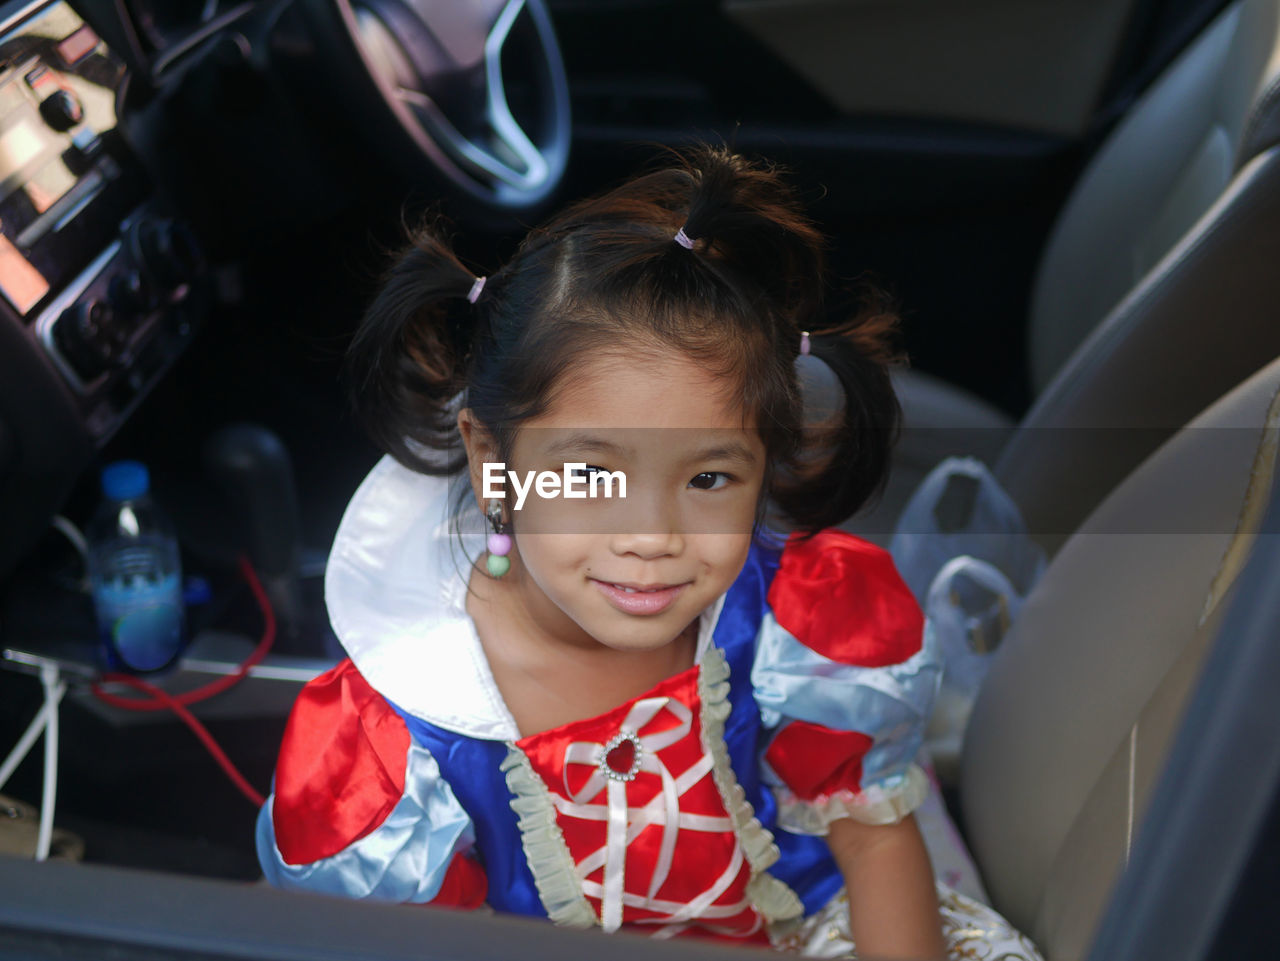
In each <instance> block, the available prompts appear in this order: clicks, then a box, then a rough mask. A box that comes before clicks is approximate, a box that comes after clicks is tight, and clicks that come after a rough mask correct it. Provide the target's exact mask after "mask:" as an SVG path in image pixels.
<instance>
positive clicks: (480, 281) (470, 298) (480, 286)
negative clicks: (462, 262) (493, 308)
mask: <svg viewBox="0 0 1280 961" xmlns="http://www.w3.org/2000/svg"><path fill="white" fill-rule="evenodd" d="M486 279H487V278H485V277H477V278H476V280H475V283H473V284H472V285H471V291H470V292H469V293H468V294H467V302H468V303H471V304H474V303H475V302H476V301H477V300H479V299H480V291H482V290H484V282H485V280H486Z"/></svg>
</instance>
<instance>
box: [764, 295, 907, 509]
mask: <svg viewBox="0 0 1280 961" xmlns="http://www.w3.org/2000/svg"><path fill="white" fill-rule="evenodd" d="M862 299H863V304H862V307H861V309H860V310H859V311H858V312H857V313H856V314H855V315H854V316H853V317H852V318H851V319H850V320H848V321H846V322H844V323H841V324H838V325H835V326H830V327H827V328H825V329H822V330H819V331H817V332H815V333H813V334H812V335H811V337H810V344H811V347H810V353H811V354H812V355H813V356H814V357H816V358H818V359H819V360H820V361H822V362H823V363H825V364H826V365H827V366H828V367H829V368H830V369H831V371H832V373H834V374H835V376H836V379H837V380H838V381H839V384H840V387H841V391H842V393H843V395H844V403H843V406H842V407H840V408H838V409H837V410H836V411H834V412H833V413H832V415H831V416H830V417H829V418H828V419H827V420H826V421H825V422H823V423H819V424H817V425H814V426H812V427H808V428H806V429H805V431H804V432H803V441H802V443H801V446H800V448H799V450H798V451H796V454H795V457H794V459H793V461H792V463H791V464H789V465H788V468H789V469H788V470H787V471H786V472H785V474H784V476H782V477H780V478H778V479H777V480H776V481H775V483H774V485H773V499H774V502H775V503H776V504H777V505H778V506H779V507H780V508H781V509H782V511H783V512H784V513H785V514H786V515H787V516H788V517H789V518H790V519H791V520H792V521H794V522H795V524H796V525H797V526H798V527H799V528H800V529H801V530H804V531H808V532H815V531H817V530H820V529H821V528H823V527H829V526H832V525H835V524H838V523H840V522H842V521H844V520H846V519H847V518H849V517H850V516H852V515H853V514H855V513H856V512H857V511H858V510H860V509H861V508H863V507H865V506H866V505H867V504H868V503H870V502H871V501H873V500H874V499H875V498H876V497H878V496H879V495H880V494H881V493H882V491H883V489H884V485H885V483H886V482H887V480H888V475H889V466H890V457H891V454H892V450H893V446H894V444H895V443H896V441H897V438H898V432H899V429H900V424H901V420H902V409H901V406H900V405H899V403H898V398H897V395H896V394H895V393H894V390H893V384H892V381H891V379H890V370H891V369H892V368H893V367H895V366H898V365H899V364H901V363H902V362H903V359H902V357H901V355H900V354H899V353H898V351H897V350H896V348H895V346H894V340H895V335H896V333H897V327H898V316H897V314H896V312H895V310H894V306H893V304H892V302H891V301H890V299H889V298H888V296H887V295H885V294H884V293H882V292H880V291H878V290H875V289H872V288H870V287H868V288H864V290H863V298H862Z"/></svg>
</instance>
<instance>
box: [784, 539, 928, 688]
mask: <svg viewBox="0 0 1280 961" xmlns="http://www.w3.org/2000/svg"><path fill="white" fill-rule="evenodd" d="M767 600H768V606H769V612H770V613H771V614H772V617H773V620H774V621H775V622H776V623H777V624H778V625H779V626H780V627H782V628H783V629H784V630H785V631H786V632H787V633H788V634H789V635H791V636H792V637H793V638H795V639H796V640H797V641H799V642H800V643H801V644H803V645H804V646H805V647H807V648H810V649H811V650H814V651H816V652H818V653H819V654H822V655H823V656H825V657H827V658H830V659H831V660H833V661H839V662H842V663H846V664H858V665H861V666H865V667H880V666H883V665H887V664H897V663H900V662H902V661H905V660H907V659H908V658H909V657H911V656H912V655H913V654H915V653H916V652H918V651H919V650H920V648H921V644H922V639H923V634H924V615H923V613H922V612H921V610H920V605H919V604H918V603H917V602H916V599H915V597H914V596H913V595H912V593H911V590H910V589H909V588H908V587H907V585H906V582H905V581H903V579H902V576H901V575H900V574H899V573H898V569H897V567H896V566H895V565H894V562H893V558H892V556H891V555H890V554H889V552H888V551H886V550H885V549H884V548H882V547H879V546H877V545H875V544H872V543H871V542H870V541H866V540H863V539H862V538H860V537H856V536H854V535H853V534H849V533H846V532H845V531H840V530H835V529H825V530H821V531H818V532H817V533H815V534H813V535H812V536H809V537H803V536H801V535H798V534H793V535H791V536H790V537H789V538H787V540H786V542H785V544H784V545H783V546H782V548H781V552H780V555H779V557H778V562H777V571H776V573H775V574H774V576H773V579H772V581H771V582H770V585H769V590H768V595H767Z"/></svg>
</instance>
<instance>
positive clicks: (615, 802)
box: [552, 697, 750, 937]
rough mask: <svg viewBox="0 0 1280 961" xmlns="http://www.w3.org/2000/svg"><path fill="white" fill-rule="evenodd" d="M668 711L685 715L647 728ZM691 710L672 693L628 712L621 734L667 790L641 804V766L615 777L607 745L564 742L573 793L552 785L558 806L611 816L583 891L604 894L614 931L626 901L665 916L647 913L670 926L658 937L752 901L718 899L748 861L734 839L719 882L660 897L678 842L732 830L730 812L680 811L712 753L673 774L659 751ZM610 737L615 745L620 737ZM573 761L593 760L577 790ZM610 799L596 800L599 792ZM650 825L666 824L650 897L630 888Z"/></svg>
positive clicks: (591, 816) (574, 813)
mask: <svg viewBox="0 0 1280 961" xmlns="http://www.w3.org/2000/svg"><path fill="white" fill-rule="evenodd" d="M663 710H667V711H670V712H671V714H672V715H674V716H675V718H676V719H677V721H678V722H679V723H678V724H676V726H674V727H671V728H667V729H665V730H661V731H655V732H653V733H651V734H642V733H640V732H642V731H643V730H644V728H645V727H646V726H647V725H648V724H650V722H652V721H653V720H654V719H655V718H656V717H657V716H658V715H659V714H661V713H662V711H663ZM692 724H693V712H692V711H691V710H690V709H689V708H688V707H687V706H686V705H684V704H682V703H681V702H680V701H678V700H675V699H674V698H670V697H651V698H646V699H644V700H641V701H637V702H636V703H635V704H634V705H633V706H632V708H631V710H630V711H629V712H628V713H627V716H626V718H625V719H624V720H623V722H622V725H621V730H620V732H619V733H620V736H621V738H622V739H625V740H629V741H631V742H632V743H633V744H634V745H635V750H636V761H637V764H636V766H635V771H646V772H648V773H650V774H656V775H657V776H658V777H659V778H661V780H662V790H661V791H660V792H659V793H658V794H657V795H655V796H654V798H653V799H652V800H651V801H649V802H648V803H647V804H645V805H644V806H643V807H639V808H630V807H628V806H627V784H628V782H629V780H630V779H631V777H633V776H634V773H635V771H633V772H630V774H629V775H624V776H622V777H614V776H610V773H609V769H608V767H607V762H606V760H605V759H606V753H607V751H608V747H607V746H606V745H604V744H598V743H596V742H593V741H575V742H573V743H572V744H570V745H569V746H568V747H567V748H566V749H565V756H564V761H565V763H564V770H565V773H564V781H565V784H564V787H565V794H566V795H567V799H566V798H563V797H559V796H557V795H555V793H554V792H552V799H553V802H554V804H555V806H556V809H557V810H558V811H559V812H560V813H561V814H564V815H567V816H568V817H574V818H581V819H583V820H587V821H606V822H607V828H606V831H605V843H604V846H603V847H601V848H599V849H597V850H596V851H593V852H592V853H591V854H589V855H587V857H585V858H583V859H582V860H581V861H579V862H578V864H577V872H578V876H579V878H580V879H581V880H582V891H583V893H584V894H586V895H588V896H591V897H596V898H599V899H600V923H601V925H602V927H603V928H604V929H605V930H606V931H616V930H617V929H618V927H619V926H621V924H622V909H623V906H624V905H626V906H629V907H635V908H643V909H646V910H650V911H653V912H655V913H660V914H664V915H667V917H664V918H653V919H643V920H642V921H641V923H644V921H648V922H649V923H658V924H662V925H664V926H666V927H664V929H663V930H662V931H658V932H655V936H658V937H661V936H663V935H664V934H670V933H675V932H676V931H677V930H679V929H680V928H682V927H684V922H687V921H689V920H691V919H693V918H699V919H711V918H727V917H733V916H734V915H736V914H739V913H741V912H742V911H743V910H745V909H746V908H747V907H749V904H750V902H749V901H747V900H746V899H744V900H743V901H742V902H741V903H740V904H732V905H717V906H715V907H712V905H713V904H714V903H715V900H716V899H717V898H718V897H720V895H722V894H723V893H724V892H725V890H727V889H728V887H729V886H730V885H731V884H732V883H733V881H734V879H735V878H736V877H737V876H738V872H739V871H740V870H741V868H742V861H743V855H742V848H741V846H740V845H734V852H733V857H732V858H731V860H730V863H729V866H728V867H727V868H726V869H725V871H724V872H723V873H722V874H721V875H720V877H719V878H717V879H716V881H715V882H714V883H713V884H712V885H711V886H710V887H708V888H707V889H706V890H705V891H703V892H702V893H701V894H700V895H698V896H697V897H696V898H693V899H692V900H689V901H667V900H663V899H659V898H658V897H657V893H658V891H659V890H660V889H661V888H662V885H663V882H665V881H666V879H667V875H668V874H669V873H670V871H671V862H672V859H673V857H674V855H675V849H676V841H677V840H678V838H679V834H680V832H681V831H682V830H684V831H707V832H711V833H724V832H726V831H732V830H733V822H732V821H731V820H730V819H729V818H727V817H711V816H708V815H702V814H685V813H682V812H681V811H680V797H681V796H682V795H683V794H684V793H685V792H686V791H688V790H689V789H690V788H692V787H693V786H694V785H695V784H697V783H698V782H699V781H701V780H702V779H703V778H704V777H706V776H707V775H708V774H710V773H711V764H712V759H711V756H710V755H709V754H707V753H705V752H704V753H703V755H702V757H701V758H699V759H698V761H697V762H696V763H695V764H693V765H691V766H690V767H689V769H688V770H686V771H685V772H684V773H682V774H681V775H680V776H679V777H674V776H673V775H672V774H671V772H670V771H669V770H667V766H666V765H665V764H664V763H663V762H662V759H661V758H660V757H658V752H659V751H661V750H662V749H663V748H666V747H670V746H671V745H672V744H675V743H677V742H678V741H680V740H682V739H683V738H684V737H685V736H686V735H687V734H688V733H689V731H690V730H691V729H692ZM616 741H617V739H615V741H614V742H611V744H615V746H616ZM575 764H586V765H590V766H591V767H592V769H593V770H592V772H591V775H590V776H589V777H588V778H587V781H586V783H585V784H583V785H582V787H581V788H579V789H578V790H577V791H574V790H572V789H571V788H570V787H569V768H570V766H571V765H575ZM601 794H603V795H604V799H605V803H604V804H598V803H593V802H595V801H596V799H597V798H599V797H600V795H601ZM651 824H659V825H661V826H662V842H661V844H660V846H659V849H658V860H657V862H656V863H655V865H654V869H653V875H652V877H651V878H650V879H649V887H648V892H647V893H646V894H645V895H644V896H640V895H638V894H631V893H627V892H626V891H625V890H624V880H625V874H626V859H627V847H628V846H629V845H630V844H631V842H632V841H634V840H635V839H636V838H637V837H639V836H640V834H641V832H643V831H644V829H645V828H647V827H648V826H649V825H651ZM601 866H603V867H604V883H603V884H599V883H596V882H594V881H588V880H587V877H588V876H589V875H590V874H591V873H592V872H594V871H597V870H599V869H600V867H601Z"/></svg>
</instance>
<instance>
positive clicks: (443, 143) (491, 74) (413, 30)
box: [302, 0, 570, 214]
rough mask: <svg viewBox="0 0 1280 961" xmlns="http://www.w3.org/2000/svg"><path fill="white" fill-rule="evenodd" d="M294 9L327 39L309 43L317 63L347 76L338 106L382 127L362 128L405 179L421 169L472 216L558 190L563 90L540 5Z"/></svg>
mask: <svg viewBox="0 0 1280 961" xmlns="http://www.w3.org/2000/svg"><path fill="white" fill-rule="evenodd" d="M302 5H303V7H304V8H309V9H308V12H309V13H310V14H311V16H310V18H309V19H310V20H311V22H312V24H313V25H315V24H317V21H319V22H320V23H321V24H322V25H323V27H324V29H322V31H321V33H322V34H325V35H326V36H317V37H315V39H317V40H326V41H329V42H328V43H323V44H322V45H323V46H324V47H326V48H328V49H327V50H326V51H325V55H326V56H329V55H332V54H337V55H338V56H339V57H342V58H344V59H345V60H346V63H347V64H348V65H350V67H351V68H352V69H351V70H349V71H343V73H347V74H348V75H350V74H354V76H351V77H350V81H349V83H348V82H344V87H345V94H346V95H345V96H343V97H341V99H342V100H345V101H347V102H348V103H351V105H352V106H354V107H355V108H356V109H357V110H362V107H363V106H364V105H363V104H362V101H372V104H373V106H372V113H374V114H375V115H378V114H380V116H367V117H362V118H359V119H363V120H366V121H369V120H372V121H374V124H373V125H372V128H371V129H370V133H371V135H372V136H373V137H374V138H375V139H374V143H375V144H377V145H378V148H379V150H380V151H387V150H395V151H397V152H398V153H399V154H400V155H401V156H400V157H399V158H398V159H400V160H401V161H403V160H405V159H407V160H408V161H409V163H407V164H406V163H403V162H401V163H400V166H401V167H402V168H405V169H407V170H409V171H410V172H411V174H412V173H413V172H415V168H416V172H418V173H420V172H421V170H422V168H423V166H424V165H423V161H425V167H426V168H427V169H428V171H429V172H430V173H433V174H436V175H438V178H442V179H443V181H444V182H445V183H446V184H447V185H448V186H449V187H451V188H453V189H454V191H455V192H458V193H461V194H462V195H463V198H464V199H466V200H470V201H471V202H472V206H474V205H475V204H477V203H478V205H479V207H480V208H481V210H480V212H481V213H496V214H513V213H521V212H524V211H528V210H530V209H531V208H534V207H537V206H538V205H539V204H541V203H542V202H543V201H544V200H546V199H547V198H548V197H549V196H550V195H551V193H552V192H553V191H554V190H555V188H556V187H557V186H558V185H559V183H560V180H561V178H562V177H563V175H564V170H565V166H566V164H567V162H568V156H569V137H570V116H569V88H568V83H567V81H566V80H565V71H564V62H563V60H562V59H561V56H560V48H559V45H558V44H557V43H556V37H555V32H554V30H553V29H552V25H551V17H550V15H549V14H548V13H547V9H546V6H545V3H544V0H304V2H303V4H302ZM313 35H314V34H313ZM330 66H331V67H332V66H338V67H339V69H341V68H342V66H343V64H342V63H338V64H331V65H330ZM513 68H515V69H516V70H517V71H518V75H519V76H518V82H516V83H512V82H511V81H512V77H510V76H508V73H509V72H510V71H511V70H512V69H513ZM331 79H332V78H331ZM344 79H345V78H344ZM511 92H514V93H515V94H516V96H515V97H510V96H509V93H511ZM352 94H356V96H355V97H354V98H353V97H352V96H351V95H352ZM360 94H364V96H360ZM353 101H354V102H353ZM513 101H516V104H515V106H514V107H513ZM517 115H519V119H517ZM388 118H389V119H390V120H391V121H392V122H391V123H387V122H386V121H387V120H388ZM388 136H389V137H390V138H391V141H392V142H391V143H387V142H386V139H385V138H387V137H388ZM393 159H394V158H393Z"/></svg>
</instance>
